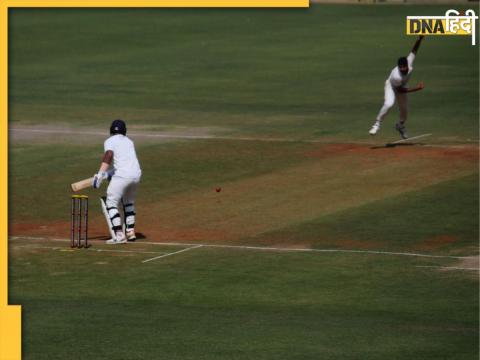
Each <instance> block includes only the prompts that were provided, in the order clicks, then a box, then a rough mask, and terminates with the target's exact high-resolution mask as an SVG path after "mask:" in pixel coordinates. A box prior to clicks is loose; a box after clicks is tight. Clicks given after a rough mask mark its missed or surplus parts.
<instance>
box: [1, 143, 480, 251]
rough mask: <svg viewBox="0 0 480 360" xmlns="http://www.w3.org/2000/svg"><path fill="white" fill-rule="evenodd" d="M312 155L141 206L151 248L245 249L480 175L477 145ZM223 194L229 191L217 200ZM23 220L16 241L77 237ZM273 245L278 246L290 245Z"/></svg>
mask: <svg viewBox="0 0 480 360" xmlns="http://www.w3.org/2000/svg"><path fill="white" fill-rule="evenodd" d="M312 148H313V150H312V151H311V152H309V153H308V154H306V155H307V156H308V157H310V158H311V161H310V160H309V161H304V162H300V163H299V164H298V165H297V166H293V167H289V168H284V169H281V170H277V171H275V172H272V173H268V174H263V175H259V176H255V177H251V178H247V179H241V180H236V181H231V182H228V183H224V184H212V186H210V187H208V188H203V189H194V190H191V191H189V192H185V193H181V194H176V195H172V196H169V197H166V198H161V199H158V200H157V201H156V202H154V203H150V204H139V207H141V211H139V213H140V214H141V215H140V216H139V217H138V226H137V230H138V231H140V232H142V233H144V234H145V236H146V240H148V241H159V242H197V241H198V242H205V243H214V242H217V243H236V244H240V243H242V242H244V241H245V240H244V239H250V240H248V241H252V239H254V237H255V236H257V235H259V234H264V233H268V232H270V231H278V230H281V229H282V228H286V227H289V226H292V225H296V224H299V223H302V222H305V221H310V220H312V219H316V218H318V217H321V216H324V215H327V214H331V213H335V212H337V211H342V210H345V209H348V208H352V207H356V206H361V205H364V204H367V203H370V202H373V201H376V200H382V199H385V198H388V197H391V196H396V195H399V194H402V193H405V192H409V191H416V190H419V189H422V188H426V187H429V186H431V185H434V184H437V183H440V182H443V181H447V180H451V179H455V178H459V177H462V176H465V175H469V174H472V173H474V172H475V171H476V170H477V168H478V150H477V147H476V146H471V145H468V146H467V145H465V146H463V147H460V148H458V147H455V148H444V147H425V146H401V147H400V146H399V147H395V148H382V149H380V148H379V149H372V148H371V147H369V146H367V145H358V144H313V145H312ZM215 186H221V187H222V191H221V192H215V190H214V188H215ZM16 220H17V221H16V222H14V223H12V224H10V234H11V235H31V236H40V237H43V236H45V237H48V236H50V237H62V238H69V236H70V234H69V229H70V224H69V222H68V221H63V222H54V223H26V222H25V221H24V222H19V221H18V220H20V221H21V219H16ZM90 224H91V225H90V231H89V233H90V236H91V237H106V236H107V237H108V232H107V229H106V225H105V220H104V219H103V218H102V217H99V218H98V219H97V218H95V219H92V221H91V222H90ZM319 235H321V234H319ZM270 241H271V242H270ZM454 241H455V239H454V238H452V237H438V238H434V239H428V240H426V241H425V243H423V244H421V245H420V246H423V247H424V249H425V250H434V249H437V248H439V247H442V246H446V245H448V244H451V243H453V242H454ZM266 242H270V244H271V245H273V244H278V243H283V240H282V239H272V240H266ZM336 243H337V245H338V246H341V247H342V248H345V249H352V248H353V249H372V248H378V247H379V246H380V244H375V243H370V242H357V241H353V240H343V241H338V242H336ZM288 244H290V245H291V246H293V247H301V246H305V247H309V246H310V245H311V244H308V243H305V242H302V239H296V240H293V239H290V241H289V242H288ZM257 245H263V244H261V243H260V244H257ZM284 246H286V244H282V247H284Z"/></svg>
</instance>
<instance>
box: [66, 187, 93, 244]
mask: <svg viewBox="0 0 480 360" xmlns="http://www.w3.org/2000/svg"><path fill="white" fill-rule="evenodd" d="M82 241H83V243H82ZM70 246H71V247H72V248H75V247H76V248H81V247H86V248H87V247H88V246H89V245H88V196H87V195H72V218H71V226H70Z"/></svg>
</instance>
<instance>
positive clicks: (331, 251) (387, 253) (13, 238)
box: [9, 236, 476, 259]
mask: <svg viewBox="0 0 480 360" xmlns="http://www.w3.org/2000/svg"><path fill="white" fill-rule="evenodd" d="M9 239H11V240H21V239H24V240H50V241H62V242H69V241H70V240H69V239H59V238H40V237H27V236H11V237H9ZM135 244H139V245H142V244H145V245H163V246H189V248H188V249H193V248H195V247H205V248H219V249H238V250H261V251H285V252H314V253H347V254H348V253H350V254H372V255H393V256H410V257H425V258H440V259H442V258H443V259H469V258H472V257H475V256H476V255H474V256H451V255H429V254H418V253H404V252H390V251H379V250H346V249H301V248H279V247H268V246H247V245H220V244H217V245H215V244H198V243H197V244H192V243H179V242H151V241H141V242H138V243H136V242H135V243H132V244H130V245H135ZM185 250H186V249H183V250H180V251H185ZM176 253H178V252H176ZM171 254H172V255H173V253H171Z"/></svg>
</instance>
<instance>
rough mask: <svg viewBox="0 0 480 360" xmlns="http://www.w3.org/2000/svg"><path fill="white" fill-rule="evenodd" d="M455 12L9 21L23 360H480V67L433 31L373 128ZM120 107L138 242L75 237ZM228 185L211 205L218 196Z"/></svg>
mask: <svg viewBox="0 0 480 360" xmlns="http://www.w3.org/2000/svg"><path fill="white" fill-rule="evenodd" d="M448 8H449V7H445V6H333V5H329V6H313V7H312V8H310V9H290V10H286V9H285V10H279V9H277V10H274V9H272V10H267V9H258V10H254V9H243V10H219V9H216V10H214V9H212V10H206V9H204V10H188V9H184V10H181V9H163V10H162V9H123V10H122V9H96V10H95V9H75V10H68V9H41V10H40V9H13V10H11V12H10V19H9V27H10V38H9V56H10V59H9V61H10V63H9V64H10V67H9V73H10V78H9V84H10V85H9V86H10V88H9V99H10V109H9V110H10V118H9V121H10V148H9V173H10V176H9V181H10V185H9V189H10V190H9V191H10V192H9V195H10V197H9V234H10V246H9V253H10V262H9V266H10V268H9V271H10V273H9V274H10V287H9V290H10V292H9V295H10V299H9V301H10V303H11V304H22V305H23V357H24V358H25V359H66V358H70V359H288V360H289V359H362V360H363V359H367V360H370V359H427V360H428V359H432V360H433V359H435V360H437V359H476V358H477V357H478V346H479V343H478V338H479V337H478V336H479V332H478V325H479V323H478V300H479V299H478V290H479V287H478V237H479V234H478V228H479V220H478V218H479V210H478V208H479V204H478V196H479V193H478V182H479V177H478V116H479V103H478V98H479V92H478V87H479V79H478V77H479V75H478V65H479V57H478V56H479V55H478V51H477V50H478V47H477V48H475V47H472V46H471V45H470V38H469V37H435V38H427V39H426V40H425V42H424V43H423V44H422V47H421V48H420V51H419V54H418V57H417V59H416V62H415V71H414V73H413V76H412V80H411V84H415V83H416V82H417V81H421V80H423V81H424V82H425V85H426V88H425V90H424V91H422V92H419V93H414V94H411V96H410V98H409V110H410V113H409V116H410V117H409V123H408V130H409V132H410V133H411V134H412V135H420V134H425V133H431V134H432V135H430V136H428V137H425V138H422V139H421V140H419V141H417V142H415V141H413V142H411V143H410V144H403V145H398V146H391V147H385V144H386V143H389V142H392V141H395V140H397V139H398V134H397V133H396V132H395V130H394V129H393V125H394V123H395V121H396V118H397V109H393V110H392V112H391V114H389V116H388V118H387V119H386V121H385V125H384V126H383V127H382V130H381V132H380V133H379V134H378V135H377V136H376V137H375V138H371V137H369V135H368V130H369V128H370V126H371V124H372V122H373V120H374V118H375V115H376V113H377V112H378V110H379V108H380V106H381V105H382V99H383V82H384V81H385V78H386V77H387V76H388V74H389V72H390V70H391V69H392V68H393V66H394V65H395V62H396V59H397V57H399V56H401V55H406V54H407V53H408V51H409V50H410V48H411V47H412V45H413V42H414V38H413V37H407V36H405V35H404V28H405V24H404V23H405V16H407V15H442V14H444V13H445V11H446V10H447V9H448ZM114 118H124V119H125V120H126V121H127V125H128V128H129V134H130V135H131V137H132V138H133V139H134V140H135V143H136V147H137V153H138V156H139V159H140V162H141V165H142V169H143V171H144V175H143V178H142V183H141V186H140V189H139V194H138V206H137V214H138V221H137V230H138V232H140V233H141V234H142V238H141V239H140V240H139V241H138V242H137V243H135V244H128V245H125V246H119V247H108V246H106V245H105V244H104V243H103V239H104V238H105V236H106V235H107V231H106V226H105V223H104V219H103V215H101V212H100V208H99V206H98V200H97V197H98V196H100V195H101V194H102V193H103V191H104V190H105V187H103V188H102V191H94V190H93V189H88V190H86V191H85V194H87V195H89V196H90V199H91V208H90V210H91V211H90V224H91V228H90V235H91V238H92V244H93V246H92V247H91V248H90V249H89V250H85V249H80V250H71V249H70V248H69V243H68V237H69V219H70V218H69V206H70V199H69V196H70V191H69V184H70V183H72V182H74V181H78V180H80V179H83V178H86V177H89V176H91V175H92V174H93V173H94V172H96V170H97V169H98V165H99V161H100V159H101V156H102V151H103V146H102V145H103V141H104V139H105V138H106V136H107V130H108V126H109V124H110V122H111V120H113V119H114ZM216 187H221V188H222V191H221V192H215V190H214V189H215V188H216Z"/></svg>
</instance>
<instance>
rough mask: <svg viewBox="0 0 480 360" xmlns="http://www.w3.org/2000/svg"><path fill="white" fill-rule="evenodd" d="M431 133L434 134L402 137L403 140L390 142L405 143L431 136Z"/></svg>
mask: <svg viewBox="0 0 480 360" xmlns="http://www.w3.org/2000/svg"><path fill="white" fill-rule="evenodd" d="M430 135H432V134H423V135H418V136H413V137H411V138H407V139H401V140H397V141H394V142H392V143H390V144H401V143H404V142H407V141H411V140H415V139H420V138H424V137H427V136H430Z"/></svg>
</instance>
